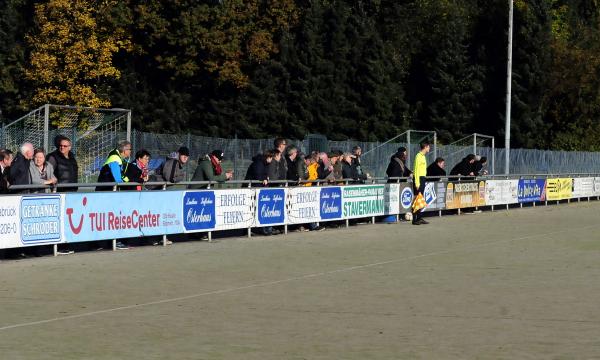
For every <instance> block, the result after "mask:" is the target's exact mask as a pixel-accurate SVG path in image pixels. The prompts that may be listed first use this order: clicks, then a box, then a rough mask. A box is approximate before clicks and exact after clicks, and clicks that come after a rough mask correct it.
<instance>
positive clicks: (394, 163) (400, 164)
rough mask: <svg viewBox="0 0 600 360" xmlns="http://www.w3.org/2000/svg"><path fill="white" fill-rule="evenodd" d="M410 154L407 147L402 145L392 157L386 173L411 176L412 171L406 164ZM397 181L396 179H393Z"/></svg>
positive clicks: (388, 174) (391, 175) (395, 175)
mask: <svg viewBox="0 0 600 360" xmlns="http://www.w3.org/2000/svg"><path fill="white" fill-rule="evenodd" d="M407 158H408V154H407V152H406V148H405V147H400V148H398V150H397V151H396V153H395V154H394V155H392V157H391V159H390V164H389V165H388V167H387V170H386V171H385V173H386V174H387V176H388V177H399V178H400V177H405V178H407V177H411V175H412V171H410V169H409V168H408V166H406V159H407ZM391 182H396V181H393V180H392V181H391Z"/></svg>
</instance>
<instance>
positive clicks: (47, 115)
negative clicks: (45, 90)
mask: <svg viewBox="0 0 600 360" xmlns="http://www.w3.org/2000/svg"><path fill="white" fill-rule="evenodd" d="M49 131H50V105H49V104H46V105H44V144H43V145H44V151H45V152H46V154H47V153H48V137H49V136H50V134H49Z"/></svg>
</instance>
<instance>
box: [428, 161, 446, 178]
mask: <svg viewBox="0 0 600 360" xmlns="http://www.w3.org/2000/svg"><path fill="white" fill-rule="evenodd" d="M427 176H446V170H444V169H442V168H441V167H440V166H439V165H438V164H437V163H436V162H434V163H432V164H431V165H429V166H428V167H427Z"/></svg>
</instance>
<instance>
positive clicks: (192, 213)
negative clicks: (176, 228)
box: [183, 191, 216, 231]
mask: <svg viewBox="0 0 600 360" xmlns="http://www.w3.org/2000/svg"><path fill="white" fill-rule="evenodd" d="M215 225H216V211H215V193H214V191H194V192H186V193H185V195H184V196H183V226H184V227H185V229H186V230H188V231H197V230H210V229H214V228H215Z"/></svg>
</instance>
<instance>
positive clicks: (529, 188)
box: [518, 179, 546, 203]
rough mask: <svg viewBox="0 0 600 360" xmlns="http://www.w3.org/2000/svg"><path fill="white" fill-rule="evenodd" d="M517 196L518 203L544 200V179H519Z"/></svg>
mask: <svg viewBox="0 0 600 360" xmlns="http://www.w3.org/2000/svg"><path fill="white" fill-rule="evenodd" d="M518 197H519V202H520V203H530V202H538V201H546V179H521V180H519V188H518Z"/></svg>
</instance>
